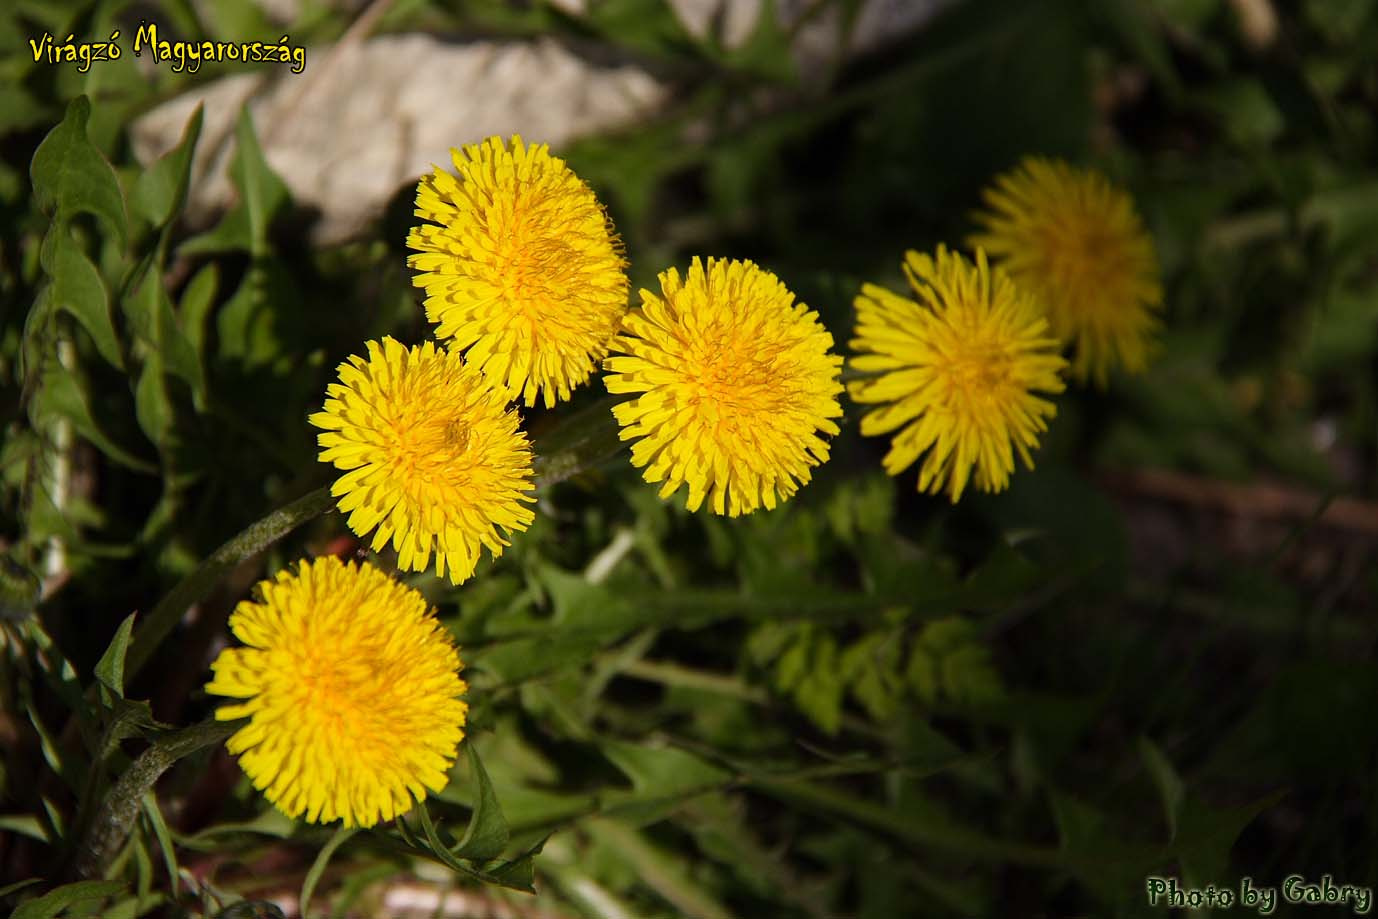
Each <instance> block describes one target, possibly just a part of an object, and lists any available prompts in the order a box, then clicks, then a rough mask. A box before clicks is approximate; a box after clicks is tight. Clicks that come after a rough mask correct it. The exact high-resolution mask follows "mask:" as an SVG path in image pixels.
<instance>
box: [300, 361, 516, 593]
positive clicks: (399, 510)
mask: <svg viewBox="0 0 1378 919" xmlns="http://www.w3.org/2000/svg"><path fill="white" fill-rule="evenodd" d="M366 348H367V351H368V355H367V356H366V357H361V356H358V355H355V356H352V357H350V358H349V360H347V361H345V362H344V363H342V364H340V366H339V375H340V376H339V382H338V383H332V384H330V386H329V387H328V388H327V390H326V395H327V398H326V400H325V407H324V410H323V411H321V412H317V413H316V414H314V415H312V416H311V417H310V419H309V420H310V422H311V423H312V424H313V425H315V426H316V427H318V428H322V429H323V430H322V433H321V434H319V435H318V436H317V441H318V443H319V444H320V447H321V453H320V459H321V461H322V462H326V463H333V464H334V465H335V466H336V467H337V468H339V469H341V470H344V474H343V475H341V476H340V477H339V478H338V479H336V481H335V484H334V485H333V486H332V487H331V494H333V495H335V496H336V497H337V498H339V508H340V510H341V511H342V512H343V513H346V514H348V515H349V517H348V524H349V528H350V529H351V530H353V531H354V532H355V533H357V534H358V535H360V536H364V535H366V534H368V533H369V532H370V531H372V532H373V541H372V545H373V549H374V551H378V550H380V549H382V548H383V547H384V546H385V545H387V543H388V540H389V539H391V541H392V545H393V548H394V549H396V551H397V565H398V567H399V568H401V569H403V570H407V571H422V570H425V568H426V567H427V565H429V564H430V558H431V553H432V551H434V552H435V563H436V574H437V575H440V576H442V577H443V576H445V573H446V570H447V569H448V571H449V577H450V580H451V581H452V582H453V583H455V584H458V583H460V582H462V581H464V580H465V579H467V578H468V577H469V576H470V575H472V574H473V572H474V567H475V565H477V563H478V558H479V552H480V550H481V548H482V547H485V546H486V547H487V548H488V551H489V552H490V553H491V554H492V555H493V557H494V558H496V557H497V556H499V555H501V554H502V550H503V547H504V546H506V545H507V544H508V543H507V540H506V538H505V537H504V532H513V531H518V530H525V529H526V528H527V527H528V526H529V525H530V524H531V521H532V519H533V516H534V515H533V514H532V512H531V509H530V508H529V507H527V506H526V502H531V501H534V500H535V499H534V498H532V497H531V496H530V495H529V494H527V492H528V491H530V490H531V489H532V487H533V486H532V481H531V475H532V472H531V446H530V443H529V442H528V441H527V438H526V435H525V434H524V433H523V432H522V431H521V429H520V428H519V427H518V418H517V413H516V412H515V411H512V410H509V409H508V408H507V407H506V404H505V402H504V399H503V396H502V395H501V394H500V393H499V392H498V391H497V390H495V389H493V388H492V387H490V386H488V385H486V384H485V383H484V381H483V379H482V377H481V376H480V375H479V373H478V371H477V370H476V369H474V368H473V367H471V366H469V365H467V364H466V363H465V362H464V359H463V358H462V357H461V356H460V355H459V353H458V352H454V351H446V350H444V349H441V348H437V347H436V346H435V344H434V343H433V342H427V343H425V344H423V345H418V346H414V347H412V348H406V347H404V346H403V345H401V344H400V343H398V342H397V341H395V340H393V339H392V338H384V339H383V340H382V341H381V342H373V341H371V342H368V343H367V345H366Z"/></svg>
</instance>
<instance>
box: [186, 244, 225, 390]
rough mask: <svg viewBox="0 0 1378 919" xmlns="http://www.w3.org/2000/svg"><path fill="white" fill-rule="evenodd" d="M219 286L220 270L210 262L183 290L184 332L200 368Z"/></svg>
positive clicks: (193, 276) (202, 363) (203, 360)
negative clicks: (212, 308)
mask: <svg viewBox="0 0 1378 919" xmlns="http://www.w3.org/2000/svg"><path fill="white" fill-rule="evenodd" d="M219 286H220V269H219V267H217V265H216V263H215V262H209V263H207V264H206V266H205V267H204V268H202V269H201V270H200V271H198V272H196V274H194V275H192V278H191V280H190V281H188V282H187V286H186V287H185V288H184V289H183V290H182V302H181V304H180V307H179V313H180V314H181V315H180V318H181V326H182V332H183V334H184V335H186V338H187V342H188V343H189V344H190V345H191V349H192V353H193V354H195V355H196V358H197V361H198V365H199V366H204V365H205V360H206V317H207V316H209V315H210V311H211V306H213V305H214V303H215V294H216V291H217V289H218V288H219Z"/></svg>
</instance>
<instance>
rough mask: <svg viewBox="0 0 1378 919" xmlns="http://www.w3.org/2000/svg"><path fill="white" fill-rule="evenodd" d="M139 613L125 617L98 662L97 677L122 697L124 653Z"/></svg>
mask: <svg viewBox="0 0 1378 919" xmlns="http://www.w3.org/2000/svg"><path fill="white" fill-rule="evenodd" d="M137 615H138V614H137V613H130V614H129V615H128V616H126V617H125V619H124V621H123V622H121V623H120V627H119V628H118V629H116V630H115V637H114V638H112V639H111V640H110V644H109V646H108V647H106V649H105V653H104V654H102V655H101V657H100V660H99V661H98V662H97V663H96V679H98V680H100V682H101V685H103V686H104V687H105V688H106V689H109V690H110V691H111V692H113V693H114V694H115V696H116V697H117V698H120V699H123V698H124V655H125V652H126V651H127V650H128V649H129V636H130V633H132V632H133V631H134V617H135V616H137Z"/></svg>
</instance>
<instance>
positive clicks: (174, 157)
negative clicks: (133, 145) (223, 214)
mask: <svg viewBox="0 0 1378 919" xmlns="http://www.w3.org/2000/svg"><path fill="white" fill-rule="evenodd" d="M203 109H204V106H202V105H197V106H196V111H195V112H193V113H192V116H191V118H190V119H189V120H188V121H187V126H186V128H185V129H184V130H183V131H182V141H181V143H179V144H178V145H177V146H176V147H174V148H173V149H172V150H170V151H168V152H167V153H166V154H164V155H163V156H162V157H161V158H159V159H158V161H157V162H155V163H154V164H153V165H152V166H149V167H148V168H147V169H145V170H144V171H143V172H142V173H141V174H140V175H139V178H138V179H137V180H136V181H135V182H134V189H133V191H132V192H131V193H130V196H129V204H130V207H131V209H132V210H133V211H134V212H135V213H137V214H138V215H139V216H141V217H144V218H145V219H147V220H148V221H149V222H150V223H152V224H153V225H154V226H162V225H163V224H164V223H167V222H168V221H169V220H171V219H172V218H173V217H175V216H176V215H177V212H178V211H180V210H181V208H182V203H183V201H184V200H185V199H186V193H187V185H188V183H189V182H190V180H191V166H192V155H193V154H194V153H195V152H196V142H197V140H198V139H199V138H200V136H201V123H202V115H203V114H204V112H203Z"/></svg>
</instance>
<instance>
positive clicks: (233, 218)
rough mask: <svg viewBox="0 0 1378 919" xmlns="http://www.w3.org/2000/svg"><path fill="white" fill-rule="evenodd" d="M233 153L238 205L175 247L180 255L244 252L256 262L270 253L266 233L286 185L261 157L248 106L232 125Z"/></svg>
mask: <svg viewBox="0 0 1378 919" xmlns="http://www.w3.org/2000/svg"><path fill="white" fill-rule="evenodd" d="M235 142H236V150H235V157H234V162H232V163H231V164H230V176H231V178H232V179H233V180H234V185H235V188H236V189H237V190H238V192H239V204H238V205H237V206H236V207H235V208H234V209H233V210H231V211H230V212H229V213H227V214H226V215H225V216H224V217H223V218H221V220H220V222H219V223H218V224H216V225H215V227H214V228H213V229H211V230H209V231H208V232H206V233H203V234H201V235H200V236H197V237H194V238H193V239H189V240H187V241H186V242H184V243H182V245H181V246H179V247H178V252H180V253H181V254H183V255H193V254H201V253H205V252H224V251H228V250H233V249H243V250H247V251H248V252H249V253H250V255H252V256H254V258H255V259H256V260H257V259H259V258H262V257H264V256H266V255H267V254H268V252H269V250H270V248H271V247H270V246H269V239H268V237H269V230H270V229H271V227H272V222H273V218H274V216H276V214H277V213H278V211H280V210H281V209H282V208H283V206H284V205H286V204H287V203H288V201H289V200H290V195H289V193H288V190H287V186H286V185H284V184H283V182H282V180H281V179H280V178H278V176H277V174H276V173H274V172H273V170H272V168H271V167H269V165H268V161H267V160H266V159H264V157H263V149H262V148H261V147H260V146H259V143H258V137H257V136H256V134H255V132H254V123H253V118H252V116H251V115H250V114H249V109H248V106H245V107H244V108H242V109H240V112H239V120H238V122H237V123H236V126H235Z"/></svg>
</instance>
